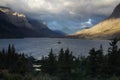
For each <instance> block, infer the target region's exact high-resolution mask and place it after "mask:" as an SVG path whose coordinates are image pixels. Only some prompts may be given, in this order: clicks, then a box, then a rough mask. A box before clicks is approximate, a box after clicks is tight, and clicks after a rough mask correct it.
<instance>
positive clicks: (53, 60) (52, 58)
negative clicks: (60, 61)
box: [48, 49, 57, 74]
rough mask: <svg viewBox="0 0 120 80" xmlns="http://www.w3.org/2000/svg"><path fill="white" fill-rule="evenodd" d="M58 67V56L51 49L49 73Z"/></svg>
mask: <svg viewBox="0 0 120 80" xmlns="http://www.w3.org/2000/svg"><path fill="white" fill-rule="evenodd" d="M56 69H57V63H56V56H55V55H54V54H53V50H52V49H51V51H50V53H49V55H48V73H49V74H54V73H55V72H56Z"/></svg>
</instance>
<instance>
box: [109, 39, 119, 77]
mask: <svg viewBox="0 0 120 80" xmlns="http://www.w3.org/2000/svg"><path fill="white" fill-rule="evenodd" d="M117 43H118V40H117V39H113V40H111V42H110V43H109V44H110V48H109V49H108V65H109V73H110V74H111V75H113V74H115V75H116V74H118V72H119V71H120V66H118V64H119V60H120V59H119V54H120V53H119V49H118V46H117Z"/></svg>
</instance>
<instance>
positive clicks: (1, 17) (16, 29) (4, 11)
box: [0, 7, 64, 38]
mask: <svg viewBox="0 0 120 80" xmlns="http://www.w3.org/2000/svg"><path fill="white" fill-rule="evenodd" d="M63 36H64V35H63V34H59V33H57V32H54V31H52V30H50V29H49V28H48V27H47V25H46V24H44V23H43V22H41V21H37V20H34V19H29V18H26V16H25V15H24V14H22V13H18V12H15V11H13V10H11V9H10V8H7V7H0V38H24V37H63Z"/></svg>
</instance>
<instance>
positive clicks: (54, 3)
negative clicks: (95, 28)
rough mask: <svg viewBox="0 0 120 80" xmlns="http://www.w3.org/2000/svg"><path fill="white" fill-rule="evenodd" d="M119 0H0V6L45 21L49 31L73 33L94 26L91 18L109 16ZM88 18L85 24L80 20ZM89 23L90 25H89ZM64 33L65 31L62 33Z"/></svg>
mask: <svg viewBox="0 0 120 80" xmlns="http://www.w3.org/2000/svg"><path fill="white" fill-rule="evenodd" d="M119 2H120V1H119V0H0V5H1V6H6V7H10V8H12V9H14V10H17V11H19V12H23V13H25V14H27V16H30V17H32V18H36V19H41V20H45V21H46V22H47V23H48V26H49V27H50V28H51V29H59V30H65V29H66V30H67V31H68V32H67V33H70V31H71V30H73V31H71V32H75V31H76V30H78V29H80V28H81V27H91V26H92V25H94V24H93V23H92V21H94V20H91V19H90V17H91V16H93V17H94V16H97V15H99V16H109V15H110V14H111V13H112V11H113V9H114V7H115V6H116V5H117V4H119ZM86 18H88V19H87V20H86V21H85V22H82V21H81V20H82V19H86ZM90 22H91V23H90ZM64 32H66V31H64Z"/></svg>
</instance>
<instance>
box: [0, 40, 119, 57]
mask: <svg viewBox="0 0 120 80" xmlns="http://www.w3.org/2000/svg"><path fill="white" fill-rule="evenodd" d="M58 41H60V42H61V44H58ZM9 44H14V45H15V47H16V50H17V51H19V52H24V53H25V54H28V55H32V56H34V57H35V58H37V59H40V58H41V56H47V55H48V53H49V52H50V49H51V48H52V49H53V52H54V53H55V54H58V52H59V50H60V49H61V48H64V49H67V48H69V49H70V50H71V51H72V52H73V54H74V55H75V56H81V55H82V56H84V55H85V56H86V55H88V52H89V50H90V49H91V48H93V47H94V48H96V49H98V48H99V46H100V44H102V45H103V48H104V49H105V50H107V48H108V47H109V41H107V40H81V39H66V38H25V39H0V49H2V48H7V47H8V45H9ZM119 44H120V43H119Z"/></svg>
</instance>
